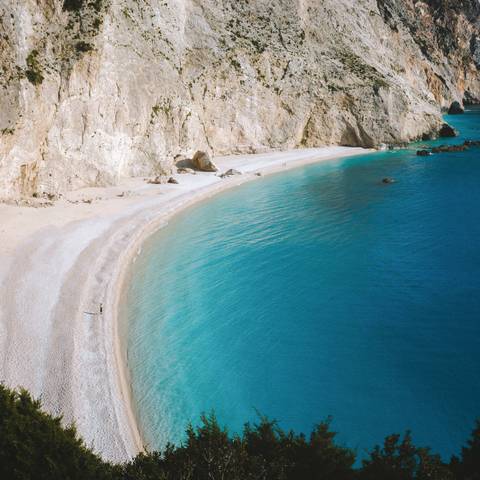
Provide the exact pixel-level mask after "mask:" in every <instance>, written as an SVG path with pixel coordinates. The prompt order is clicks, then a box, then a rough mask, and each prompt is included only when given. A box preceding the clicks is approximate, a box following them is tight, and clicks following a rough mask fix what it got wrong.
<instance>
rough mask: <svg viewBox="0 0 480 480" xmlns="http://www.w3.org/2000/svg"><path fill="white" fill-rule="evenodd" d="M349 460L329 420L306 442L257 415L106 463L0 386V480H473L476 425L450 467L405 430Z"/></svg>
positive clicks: (478, 439)
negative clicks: (253, 420)
mask: <svg viewBox="0 0 480 480" xmlns="http://www.w3.org/2000/svg"><path fill="white" fill-rule="evenodd" d="M354 462H355V453H354V452H353V451H352V450H349V449H347V448H345V447H342V446H340V445H337V444H336V443H335V433H333V432H331V431H330V426H329V421H326V422H323V423H321V424H319V425H318V426H317V427H316V428H315V429H314V431H313V432H312V433H311V434H310V436H309V437H305V436H304V435H302V434H300V435H298V434H295V433H293V432H284V431H283V430H281V429H280V428H278V426H277V425H276V423H275V422H272V421H269V420H268V419H266V418H261V419H260V421H259V423H258V424H255V425H249V424H247V425H246V426H245V429H244V432H243V434H242V436H231V435H229V434H228V433H227V432H226V430H224V429H222V428H220V426H219V425H218V423H217V421H216V420H215V417H214V416H213V415H211V416H209V417H202V422H201V426H200V427H198V428H196V429H194V428H192V427H189V428H188V430H187V439H186V441H185V443H184V444H183V445H182V446H180V447H174V446H169V447H167V448H166V449H165V451H164V452H161V453H159V452H153V453H145V454H140V455H138V456H137V457H136V458H135V459H133V460H132V461H131V462H129V463H127V464H124V465H111V464H109V463H107V462H104V461H103V460H102V459H101V458H100V457H99V456H98V455H95V454H94V453H92V451H91V450H90V449H88V448H87V447H86V446H85V445H84V443H83V442H82V441H81V440H80V439H78V437H77V435H76V432H75V429H74V428H73V427H68V428H63V427H62V426H61V419H60V418H54V417H52V416H50V415H48V414H46V413H44V412H42V411H41V409H40V403H39V402H38V401H35V400H33V399H32V398H31V397H30V395H29V394H28V393H27V392H25V391H21V392H13V391H11V390H9V389H7V388H5V387H3V386H1V385H0V479H9V480H15V479H22V480H27V479H64V480H68V479H85V480H87V479H99V480H102V479H115V480H117V479H118V480H120V479H122V480H134V479H135V480H150V479H152V480H153V479H161V480H177V479H178V480H187V479H188V480H197V479H198V480H217V479H218V480H221V479H223V480H230V479H231V480H237V479H242V480H243V479H248V480H254V479H255V480H256V479H258V480H270V479H272V480H273V479H278V480H303V479H305V480H310V479H322V480H323V479H325V480H350V479H351V480H427V479H428V480H451V479H455V480H480V473H479V472H480V422H478V423H477V426H476V428H475V430H474V431H473V434H472V437H471V439H470V440H469V441H468V442H467V445H466V446H465V447H464V448H463V449H462V453H461V456H460V458H456V457H453V458H452V460H451V462H450V463H449V464H445V463H443V462H442V461H441V459H440V457H439V456H437V455H433V454H432V453H431V452H430V451H429V449H428V448H418V447H416V446H415V445H413V443H412V439H411V436H410V434H409V433H407V434H405V436H404V437H403V438H401V437H400V436H399V435H391V436H390V437H387V438H386V439H385V442H384V444H383V446H382V447H380V446H378V447H376V448H375V449H374V450H373V451H372V452H371V453H370V455H369V457H368V458H367V459H366V460H364V461H363V464H362V467H361V468H359V469H355V468H353V465H354Z"/></svg>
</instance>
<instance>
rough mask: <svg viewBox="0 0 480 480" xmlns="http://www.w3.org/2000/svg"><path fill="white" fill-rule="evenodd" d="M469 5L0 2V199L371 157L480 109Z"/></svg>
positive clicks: (475, 7) (267, 0)
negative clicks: (448, 114)
mask: <svg viewBox="0 0 480 480" xmlns="http://www.w3.org/2000/svg"><path fill="white" fill-rule="evenodd" d="M479 10H480V7H479V1H478V0H464V1H459V0H428V1H423V2H420V1H416V0H220V1H218V0H2V2H1V4H0V89H1V91H2V95H1V96H0V197H15V196H22V195H27V196H28V195H34V194H38V195H42V194H44V193H45V194H54V195H56V194H58V193H60V192H62V191H64V190H67V189H74V188H78V187H82V186H87V185H104V184H109V183H114V182H115V181H117V179H118V178H119V177H122V176H131V175H150V174H155V173H158V172H160V171H161V170H164V169H168V168H169V167H170V166H171V163H172V159H173V156H174V155H175V154H178V153H187V154H188V153H191V152H192V151H193V150H195V149H198V148H205V149H209V150H210V151H211V152H212V153H214V154H225V153H231V152H250V151H251V152H255V151H259V150H265V149H274V148H292V147H301V146H319V145H323V144H332V143H338V144H343V145H364V146H372V145H377V144H380V143H395V142H403V141H408V140H412V139H415V138H420V137H422V135H425V134H428V133H431V132H433V131H435V130H436V129H437V128H438V125H439V122H440V108H441V107H445V106H447V105H448V104H449V103H450V102H451V101H452V100H462V99H463V98H464V97H465V98H466V99H468V100H469V101H471V102H473V101H477V100H478V99H479V98H480V76H479V69H480V24H479Z"/></svg>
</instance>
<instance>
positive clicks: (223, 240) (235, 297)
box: [126, 110, 480, 458]
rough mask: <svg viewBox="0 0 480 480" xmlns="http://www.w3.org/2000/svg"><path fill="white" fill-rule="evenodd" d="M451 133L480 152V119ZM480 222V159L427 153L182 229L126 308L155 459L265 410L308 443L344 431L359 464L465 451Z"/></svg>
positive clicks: (146, 269) (407, 153)
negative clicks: (198, 431)
mask: <svg viewBox="0 0 480 480" xmlns="http://www.w3.org/2000/svg"><path fill="white" fill-rule="evenodd" d="M447 118H448V117H447ZM448 120H449V121H450V122H451V123H453V124H455V125H456V126H457V127H458V128H459V129H460V131H461V133H462V136H461V137H460V139H458V138H457V139H455V140H454V142H459V141H460V140H463V138H477V139H480V110H473V111H471V112H468V113H467V114H465V115H464V116H461V117H460V116H457V117H451V118H448ZM437 143H439V142H437ZM412 148H413V147H412ZM386 176H390V177H395V178H396V179H397V183H395V184H393V185H383V184H382V183H381V179H382V178H383V177H386ZM479 211H480V149H472V150H470V151H468V152H465V153H455V154H441V155H435V156H432V157H427V158H423V157H417V156H415V150H413V149H412V150H402V151H395V152H384V153H376V154H374V155H366V156H362V157H356V158H351V159H344V160H339V161H332V162H329V163H324V164H318V165H313V166H308V167H305V168H299V169H296V170H293V171H290V172H285V173H282V174H277V175H274V176H270V177H266V178H262V179H259V180H258V181H255V182H252V183H249V184H246V185H243V186H241V187H239V188H236V189H234V190H231V191H228V192H226V193H223V194H221V195H219V196H217V197H215V198H213V199H211V200H208V202H204V203H202V204H199V205H197V206H195V207H193V208H190V209H189V210H188V211H187V212H185V213H183V214H181V215H179V216H177V217H176V218H175V220H174V221H172V222H171V224H170V225H169V226H168V227H167V228H165V229H163V230H162V231H160V232H158V233H157V234H156V235H154V236H153V237H152V238H151V239H150V240H149V241H148V242H147V244H146V245H145V247H144V248H143V251H142V254H141V255H140V257H139V258H138V260H137V262H136V264H135V266H134V268H133V272H132V275H133V277H132V281H131V284H130V288H129V291H128V294H127V297H126V302H127V315H126V319H127V321H128V324H127V325H128V328H127V329H128V332H127V338H128V363H129V367H130V369H131V373H132V379H133V390H134V398H135V402H136V405H137V410H138V412H137V413H138V416H139V419H140V424H141V427H142V429H143V431H144V433H145V435H146V438H147V441H148V442H149V444H150V446H151V447H157V448H158V447H161V446H162V445H164V444H165V442H166V441H174V442H177V443H178V442H180V441H181V440H182V438H183V430H184V427H185V426H186V425H187V423H188V422H189V421H193V422H194V423H195V422H197V420H198V418H199V415H200V413H201V412H208V411H211V410H212V409H214V410H215V412H216V414H217V417H218V418H219V420H220V422H221V423H222V424H226V425H228V427H229V428H230V429H231V430H234V431H239V430H241V428H242V425H243V423H244V422H246V421H247V420H255V419H256V418H257V417H256V411H259V412H261V413H262V414H266V415H268V416H270V417H272V418H276V419H277V420H278V421H279V423H280V425H281V426H283V427H285V428H294V429H295V430H297V431H305V432H309V431H310V430H311V428H312V426H313V425H314V423H316V422H318V421H321V420H323V419H325V418H326V417H327V416H328V415H333V418H334V421H333V427H334V428H335V429H336V430H337V431H339V432H340V436H339V438H340V441H341V442H342V443H344V444H346V445H348V446H350V447H353V448H356V449H357V451H358V453H359V454H360V455H362V454H363V453H364V452H365V451H366V450H367V449H370V448H371V447H372V446H373V445H374V444H376V443H378V442H381V441H383V438H384V437H385V436H386V435H387V434H390V433H393V432H403V431H405V430H406V429H411V430H412V431H413V435H414V440H415V441H416V442H417V443H418V444H427V445H431V446H432V447H433V449H434V451H436V452H438V453H441V454H442V455H443V456H445V458H448V457H449V455H450V454H452V453H455V452H457V451H458V450H459V448H460V446H461V445H462V444H463V443H464V442H465V440H466V439H467V437H468V435H469V433H470V432H471V430H472V428H473V425H474V419H475V418H476V417H478V416H480V348H479V347H480V221H479V217H480V216H479Z"/></svg>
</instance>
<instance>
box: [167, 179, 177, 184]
mask: <svg viewBox="0 0 480 480" xmlns="http://www.w3.org/2000/svg"><path fill="white" fill-rule="evenodd" d="M167 183H173V184H175V185H178V180H175V179H174V178H173V177H170V178H169V179H168V182H167Z"/></svg>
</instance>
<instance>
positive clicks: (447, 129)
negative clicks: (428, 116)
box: [438, 123, 457, 138]
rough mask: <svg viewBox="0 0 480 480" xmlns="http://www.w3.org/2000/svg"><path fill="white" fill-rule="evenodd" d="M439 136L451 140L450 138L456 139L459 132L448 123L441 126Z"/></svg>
mask: <svg viewBox="0 0 480 480" xmlns="http://www.w3.org/2000/svg"><path fill="white" fill-rule="evenodd" d="M438 135H439V136H440V137H442V138H450V137H456V136H457V132H456V131H455V129H454V128H453V127H451V126H450V125H449V124H448V123H444V124H443V125H442V126H441V128H440V131H439V132H438Z"/></svg>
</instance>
